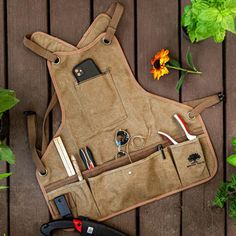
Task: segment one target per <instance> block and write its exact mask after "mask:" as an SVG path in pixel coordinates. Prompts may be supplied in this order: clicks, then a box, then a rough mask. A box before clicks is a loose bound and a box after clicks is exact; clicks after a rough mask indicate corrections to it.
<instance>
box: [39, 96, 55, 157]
mask: <svg viewBox="0 0 236 236" xmlns="http://www.w3.org/2000/svg"><path fill="white" fill-rule="evenodd" d="M57 103H58V98H57V95H56V93H54V94H53V95H52V97H51V100H50V102H49V105H48V107H47V110H46V112H45V115H44V119H43V130H42V151H41V153H42V155H43V154H44V153H45V151H46V148H47V146H48V143H49V132H48V131H49V123H48V118H49V114H50V112H51V111H52V110H53V108H54V107H55V106H56V104H57Z"/></svg>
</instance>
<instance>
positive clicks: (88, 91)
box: [76, 72, 127, 131]
mask: <svg viewBox="0 0 236 236" xmlns="http://www.w3.org/2000/svg"><path fill="white" fill-rule="evenodd" d="M76 90H77V96H78V102H79V103H80V104H81V107H82V110H83V114H84V116H85V117H86V119H87V120H88V121H89V124H90V126H91V128H93V130H97V131H100V130H102V129H104V128H106V127H110V126H112V125H114V124H116V123H118V122H120V121H122V120H124V119H126V118H127V114H126V112H125V109H124V106H123V103H122V100H121V97H120V94H119V92H118V90H117V88H116V86H115V83H114V81H113V78H112V76H111V74H110V72H105V73H104V74H101V75H98V76H95V77H92V78H91V79H88V80H86V81H84V82H81V83H79V84H76Z"/></svg>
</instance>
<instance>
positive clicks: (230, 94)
mask: <svg viewBox="0 0 236 236" xmlns="http://www.w3.org/2000/svg"><path fill="white" fill-rule="evenodd" d="M235 58H236V45H235V35H233V34H231V33H228V35H227V39H226V55H225V59H226V63H225V66H226V68H225V73H226V77H225V83H226V95H227V97H226V108H225V111H226V112H225V115H226V156H229V155H231V154H233V153H235V152H234V151H233V148H232V145H231V139H232V137H235V136H236V132H235V131H236V123H235V120H236V109H235V101H236V93H235V91H236V83H235V73H236V67H235ZM226 171H227V173H226V177H227V179H228V180H229V179H230V178H231V176H232V175H233V174H235V173H236V172H235V167H232V166H230V165H228V164H227V165H226ZM227 214H228V213H227ZM226 227H227V231H226V232H227V235H228V236H234V235H236V227H235V220H232V219H231V218H230V217H229V216H228V217H227V219H226Z"/></svg>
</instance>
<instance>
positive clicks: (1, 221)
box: [0, 0, 9, 235]
mask: <svg viewBox="0 0 236 236" xmlns="http://www.w3.org/2000/svg"><path fill="white" fill-rule="evenodd" d="M5 23H6V22H5V19H4V1H3V0H1V1H0V87H1V88H4V87H6V85H7V84H6V73H5V72H6V71H5V66H6V61H5V53H6V50H5ZM4 172H7V164H6V163H4V162H0V173H4ZM0 185H7V180H1V181H0ZM8 191H9V190H8V189H6V190H2V191H0V209H1V214H0V235H3V233H6V234H8V199H7V194H8Z"/></svg>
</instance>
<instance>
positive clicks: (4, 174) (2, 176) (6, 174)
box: [0, 173, 12, 180]
mask: <svg viewBox="0 0 236 236" xmlns="http://www.w3.org/2000/svg"><path fill="white" fill-rule="evenodd" d="M11 174H12V173H3V174H0V180H1V179H5V178H7V177H9V176H10V175H11Z"/></svg>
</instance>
